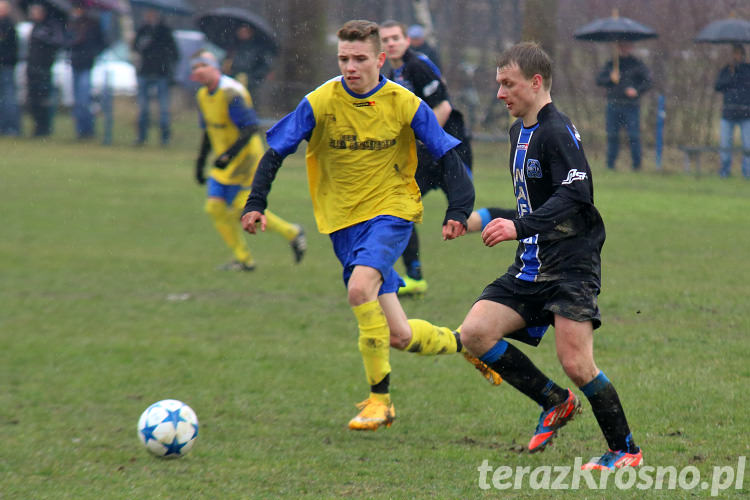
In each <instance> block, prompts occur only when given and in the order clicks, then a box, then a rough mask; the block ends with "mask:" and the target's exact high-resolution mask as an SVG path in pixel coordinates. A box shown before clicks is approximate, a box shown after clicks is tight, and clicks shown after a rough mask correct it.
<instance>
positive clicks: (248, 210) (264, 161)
mask: <svg viewBox="0 0 750 500" xmlns="http://www.w3.org/2000/svg"><path fill="white" fill-rule="evenodd" d="M283 161H284V157H283V156H281V155H280V154H279V153H277V152H276V151H274V149H273V148H269V149H268V151H266V153H265V154H264V155H263V158H261V159H260V162H259V163H258V169H257V170H256V172H255V177H254V178H253V185H252V188H251V191H250V195H249V196H248V197H247V201H246V202H245V209H244V210H243V211H242V227H243V229H244V230H245V231H247V232H248V233H250V234H255V232H256V229H255V227H256V226H255V223H256V222H258V221H260V229H261V231H265V230H266V217H265V216H264V215H263V211H264V210H265V209H266V207H267V206H268V193H270V192H271V184H272V183H273V180H274V179H275V178H276V173H277V172H278V171H279V168H281V163H282V162H283Z"/></svg>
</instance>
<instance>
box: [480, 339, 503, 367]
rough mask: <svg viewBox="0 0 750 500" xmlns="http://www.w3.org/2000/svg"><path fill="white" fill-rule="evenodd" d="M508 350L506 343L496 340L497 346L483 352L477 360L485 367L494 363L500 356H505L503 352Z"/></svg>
mask: <svg viewBox="0 0 750 500" xmlns="http://www.w3.org/2000/svg"><path fill="white" fill-rule="evenodd" d="M507 348H508V343H507V342H506V341H504V340H498V341H497V344H495V345H493V346H492V348H491V349H490V350H489V351H487V352H485V353H484V354H483V355H482V357H480V358H479V359H480V360H481V361H482V362H483V363H484V364H486V365H489V364H491V363H494V362H495V361H497V360H498V359H500V356H502V355H503V354H505V350H506V349H507Z"/></svg>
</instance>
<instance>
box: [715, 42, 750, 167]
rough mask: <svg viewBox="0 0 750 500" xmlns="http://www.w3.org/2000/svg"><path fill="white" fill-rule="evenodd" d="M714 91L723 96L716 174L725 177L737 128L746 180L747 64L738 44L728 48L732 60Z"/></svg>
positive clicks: (749, 154) (749, 140)
mask: <svg viewBox="0 0 750 500" xmlns="http://www.w3.org/2000/svg"><path fill="white" fill-rule="evenodd" d="M715 89H716V91H717V92H721V93H723V94H724V108H723V109H722V111H721V122H720V128H719V146H720V148H721V149H720V151H719V159H720V160H721V167H720V170H719V175H720V176H721V177H729V174H730V172H731V166H732V146H733V145H734V137H733V136H734V128H735V127H739V129H740V137H741V138H742V175H744V176H745V178H746V179H750V63H748V62H746V61H745V48H744V47H743V46H742V45H739V44H737V45H733V46H732V61H731V62H730V63H729V64H727V65H726V66H724V67H723V68H722V69H721V71H720V72H719V77H718V78H717V79H716V86H715Z"/></svg>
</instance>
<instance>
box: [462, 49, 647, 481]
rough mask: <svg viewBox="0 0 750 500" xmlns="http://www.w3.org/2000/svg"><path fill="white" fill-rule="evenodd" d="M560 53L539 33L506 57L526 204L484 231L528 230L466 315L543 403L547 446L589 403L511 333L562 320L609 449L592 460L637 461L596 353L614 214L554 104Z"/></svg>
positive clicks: (511, 378) (573, 372)
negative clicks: (605, 252) (608, 219)
mask: <svg viewBox="0 0 750 500" xmlns="http://www.w3.org/2000/svg"><path fill="white" fill-rule="evenodd" d="M551 74H552V62H551V60H550V59H549V56H548V55H547V54H546V53H545V52H544V51H543V50H542V49H541V47H539V45H537V44H535V43H529V42H526V43H520V44H517V45H515V46H514V47H512V48H511V49H509V50H508V51H506V52H505V53H504V54H503V55H501V56H500V58H499V60H498V70H497V82H498V83H499V84H500V89H499V90H498V94H497V97H498V99H501V100H503V101H505V104H506V106H507V108H508V110H509V111H510V113H511V114H512V115H513V116H515V117H517V118H519V119H518V120H517V121H516V122H515V123H514V124H513V126H512V127H511V130H510V141H511V155H510V170H511V175H512V177H513V187H514V190H515V195H516V201H517V205H518V217H517V218H515V219H514V220H508V219H504V218H498V219H494V220H493V221H491V222H490V223H489V224H487V226H486V227H485V229H484V231H483V232H482V239H483V241H484V243H485V245H487V246H489V247H492V246H495V245H496V244H498V243H500V242H502V241H506V240H520V241H519V245H518V251H517V253H516V259H515V262H514V263H513V265H511V266H510V268H509V269H508V272H507V273H506V274H504V275H503V276H501V277H500V278H498V279H496V280H495V281H494V282H493V283H491V284H490V285H488V286H487V287H486V288H485V290H484V291H483V292H482V295H481V296H480V297H479V299H478V300H477V302H476V303H475V304H474V306H473V307H472V308H471V311H470V312H469V314H468V315H467V316H466V319H465V320H464V322H463V325H462V332H461V341H462V342H463V343H464V345H465V346H466V348H467V349H468V350H469V351H470V352H471V353H473V354H474V355H475V356H477V357H479V359H480V360H481V361H483V362H484V363H486V364H487V365H489V366H490V367H492V368H493V369H494V370H495V371H496V372H498V373H499V374H500V375H501V376H502V377H503V378H504V379H505V380H506V381H507V382H508V383H509V384H510V385H512V386H513V387H515V388H516V389H518V390H519V391H521V392H522V393H523V394H525V395H526V396H528V397H529V398H531V399H532V400H534V401H535V402H537V403H538V404H539V405H540V406H541V407H542V413H541V415H540V417H539V423H538V425H537V427H536V430H535V431H534V436H533V437H532V438H531V441H530V442H529V451H530V452H532V453H533V452H536V451H542V450H543V449H544V448H545V447H546V446H547V445H548V444H549V443H550V442H551V440H552V439H553V438H554V437H555V435H556V433H557V430H558V429H559V428H560V427H562V426H563V425H565V424H566V423H567V422H568V421H570V420H571V419H572V418H573V417H574V416H575V415H576V414H577V413H580V411H581V403H580V401H579V399H578V397H576V395H575V394H573V392H572V391H571V390H569V389H563V388H562V387H560V386H558V385H557V384H555V383H554V382H553V381H552V380H551V379H550V378H549V377H547V376H546V375H544V374H543V373H542V372H541V371H540V370H539V369H538V368H537V367H536V366H535V365H534V364H533V363H532V362H531V360H529V358H528V357H526V355H524V354H523V353H522V352H521V351H520V350H519V349H517V348H515V347H514V346H513V345H511V344H509V343H508V342H506V340H505V338H506V337H507V338H514V339H517V340H522V341H524V342H526V343H529V344H531V345H537V344H538V343H539V342H540V341H541V339H542V336H543V335H544V332H545V331H546V329H547V327H548V326H549V325H553V326H554V327H555V345H556V348H557V356H558V359H559V360H560V363H561V364H562V367H563V370H564V371H565V373H566V374H567V375H568V376H569V377H570V379H571V380H572V381H573V382H574V383H575V384H576V386H578V388H579V389H580V390H581V391H582V392H583V394H584V395H585V396H586V397H587V398H588V400H589V402H590V403H591V407H592V409H593V412H594V415H595V416H596V419H597V422H598V423H599V426H600V428H601V430H602V432H603V434H604V437H605V439H606V440H607V444H608V446H609V451H607V452H606V453H605V454H604V455H603V456H602V457H601V458H599V459H596V460H594V461H592V462H589V463H587V464H585V465H584V466H583V468H584V469H615V468H620V467H625V466H637V465H639V464H640V463H641V461H642V453H641V450H640V449H639V448H638V447H637V446H636V445H635V442H634V441H633V437H632V435H631V433H630V429H629V427H628V423H627V420H626V418H625V413H624V411H623V409H622V405H621V404H620V400H619V398H618V396H617V392H616V391H615V388H614V387H613V386H612V383H611V382H610V381H609V380H608V379H607V377H606V376H605V375H604V373H603V372H602V371H601V370H599V368H597V366H596V364H595V362H594V354H593V351H594V329H595V328H598V327H599V326H600V325H601V319H600V315H599V309H598V307H597V295H598V294H599V289H600V267H601V263H600V262H601V261H600V253H601V248H602V245H603V244H604V237H605V234H604V224H603V222H602V219H601V217H600V216H599V212H598V211H597V210H596V208H595V207H594V198H593V184H592V180H591V170H590V168H589V165H588V162H587V161H586V156H585V154H584V152H583V146H582V144H581V139H580V136H579V134H578V132H577V131H576V129H575V127H574V126H573V124H572V123H571V122H570V120H569V119H568V118H567V117H566V116H565V115H563V114H562V113H560V112H559V111H558V110H557V109H556V108H555V106H554V104H552V98H551V96H550V85H551Z"/></svg>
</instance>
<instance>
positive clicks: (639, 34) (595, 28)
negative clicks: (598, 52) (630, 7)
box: [573, 9, 659, 70]
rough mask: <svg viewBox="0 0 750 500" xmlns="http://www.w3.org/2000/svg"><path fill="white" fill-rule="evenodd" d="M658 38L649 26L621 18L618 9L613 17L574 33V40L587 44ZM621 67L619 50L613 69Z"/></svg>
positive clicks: (614, 59) (588, 25)
mask: <svg viewBox="0 0 750 500" xmlns="http://www.w3.org/2000/svg"><path fill="white" fill-rule="evenodd" d="M658 36H659V35H658V34H657V33H656V32H655V31H654V30H652V29H651V28H649V27H648V26H645V25H643V24H641V23H639V22H637V21H633V20H632V19H630V18H629V17H620V16H619V15H618V13H617V9H614V10H613V11H612V17H606V18H602V19H596V20H594V21H591V22H590V23H589V24H587V25H585V26H582V27H580V28H578V29H577V30H576V31H575V32H574V33H573V38H575V39H577V40H584V41H587V42H635V41H638V40H647V39H649V38H656V37H658ZM619 66H620V58H619V54H618V52H617V49H615V52H614V57H613V58H612V68H613V69H614V70H617V69H618V68H619Z"/></svg>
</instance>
